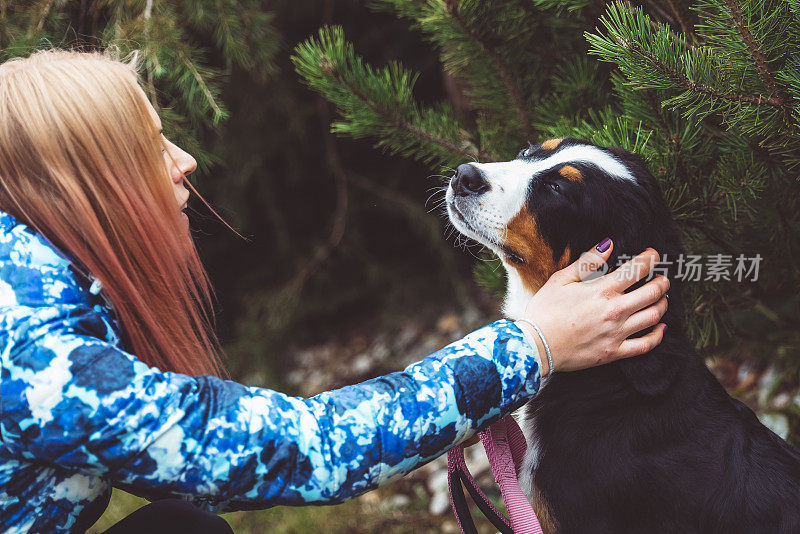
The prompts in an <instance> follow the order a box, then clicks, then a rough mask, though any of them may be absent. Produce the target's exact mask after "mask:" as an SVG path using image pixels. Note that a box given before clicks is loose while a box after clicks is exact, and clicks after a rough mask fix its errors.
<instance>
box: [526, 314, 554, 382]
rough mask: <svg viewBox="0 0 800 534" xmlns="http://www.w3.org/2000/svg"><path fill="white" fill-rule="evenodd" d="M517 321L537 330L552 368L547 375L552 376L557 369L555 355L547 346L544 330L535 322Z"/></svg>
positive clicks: (548, 363)
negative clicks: (554, 360) (554, 364)
mask: <svg viewBox="0 0 800 534" xmlns="http://www.w3.org/2000/svg"><path fill="white" fill-rule="evenodd" d="M517 321H519V322H521V323H528V324H529V325H531V326H532V327H533V329H534V330H536V333H537V334H538V335H539V339H541V340H542V345H544V351H545V352H546V353H547V365H549V366H550V371H549V372H548V373H547V376H550V375H552V374H553V371H555V370H556V369H555V366H553V354H552V353H551V352H550V345H548V344H547V340H546V339H545V338H544V332H542V329H541V328H539V325H537V324H536V323H534V322H533V321H529V320H528V319H517Z"/></svg>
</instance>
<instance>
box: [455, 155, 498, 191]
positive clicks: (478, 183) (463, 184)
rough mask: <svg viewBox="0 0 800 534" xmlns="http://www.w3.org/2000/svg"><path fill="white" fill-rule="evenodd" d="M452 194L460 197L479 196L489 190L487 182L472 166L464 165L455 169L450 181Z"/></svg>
mask: <svg viewBox="0 0 800 534" xmlns="http://www.w3.org/2000/svg"><path fill="white" fill-rule="evenodd" d="M451 184H452V186H453V193H455V194H456V195H461V196H468V195H479V194H481V193H484V192H486V191H488V190H489V182H487V181H486V179H485V178H484V177H483V174H482V173H481V171H479V170H478V168H477V167H475V166H474V165H470V164H469V163H464V164H462V165H459V166H458V168H457V169H456V174H455V176H453V179H452V181H451Z"/></svg>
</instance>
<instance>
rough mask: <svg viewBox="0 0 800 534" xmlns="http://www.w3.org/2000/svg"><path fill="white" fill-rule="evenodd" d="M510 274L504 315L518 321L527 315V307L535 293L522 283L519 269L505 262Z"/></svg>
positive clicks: (507, 272)
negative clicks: (518, 272)
mask: <svg viewBox="0 0 800 534" xmlns="http://www.w3.org/2000/svg"><path fill="white" fill-rule="evenodd" d="M503 265H504V266H505V268H506V274H507V276H508V290H507V291H506V299H505V302H504V303H503V315H505V316H506V317H508V318H509V319H511V320H513V321H516V320H518V319H522V318H523V317H525V308H526V307H527V306H528V302H529V301H530V300H531V297H532V296H533V293H531V292H530V291H528V290H527V289H525V286H523V285H522V279H521V278H520V277H519V274H517V270H516V269H513V268H511V267H510V266H509V265H508V264H506V262H505V261H504V262H503Z"/></svg>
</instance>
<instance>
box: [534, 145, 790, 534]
mask: <svg viewBox="0 0 800 534" xmlns="http://www.w3.org/2000/svg"><path fill="white" fill-rule="evenodd" d="M566 143H576V144H577V143H580V144H590V143H586V142H584V141H576V140H571V139H565V140H564V141H563V142H562V144H566ZM539 150H543V149H539ZM607 150H609V151H610V152H612V153H613V154H614V155H615V156H616V157H617V158H618V159H619V160H620V161H622V162H623V163H625V165H626V166H627V167H628V168H629V169H630V170H631V171H632V172H633V174H634V176H635V178H636V183H633V182H631V181H629V180H621V179H619V178H614V177H610V176H608V175H606V174H604V173H603V172H602V171H601V170H599V169H598V168H596V167H593V166H591V165H580V164H575V165H574V166H575V167H577V168H578V169H579V170H580V172H581V175H582V177H583V179H582V181H577V182H576V181H569V180H564V179H563V178H561V177H559V176H557V175H556V174H553V176H550V177H549V178H548V177H547V176H545V177H543V178H542V179H541V180H536V181H535V182H534V183H532V185H531V187H530V188H529V190H528V195H529V197H528V199H527V209H528V210H530V212H531V213H532V215H533V216H534V218H535V219H536V221H537V223H538V226H539V228H540V232H541V234H542V236H543V237H544V238H545V241H546V242H547V243H548V244H549V245H550V247H551V248H552V253H553V257H554V259H555V258H559V257H561V255H562V254H563V252H564V251H565V250H567V247H568V248H569V250H570V251H571V255H572V258H571V260H573V261H574V260H575V259H577V255H578V254H579V253H580V252H581V251H584V250H588V249H589V248H591V246H592V245H594V244H595V243H597V242H598V241H600V240H601V239H602V238H603V237H606V236H610V237H611V238H612V239H613V241H614V256H612V258H611V259H610V260H609V265H616V258H617V257H618V256H619V255H620V254H625V255H635V254H638V253H640V252H642V251H643V250H645V249H646V248H647V247H652V248H654V249H655V250H656V251H658V252H659V253H660V254H661V255H662V257H663V256H664V255H667V257H668V259H670V260H674V259H676V258H677V256H678V254H681V253H682V252H683V248H682V245H681V242H680V237H679V232H678V230H677V228H676V225H675V222H674V220H673V218H672V216H671V215H670V212H669V209H668V208H667V206H666V203H665V202H664V199H663V197H662V194H661V191H660V188H659V186H658V183H657V182H656V180H655V178H654V177H653V176H652V175H651V174H650V173H649V171H648V170H647V168H646V166H645V165H644V164H643V163H642V161H641V160H640V159H639V158H638V157H637V156H634V155H632V154H630V153H628V152H626V151H624V150H621V149H613V148H612V149H607ZM529 155H532V156H536V155H537V154H536V152H535V151H534V152H533V154H529ZM539 156H540V157H541V154H539ZM551 173H555V171H552V172H551ZM551 180H558V181H559V185H560V189H561V194H560V195H553V194H552V188H551V189H548V182H549V181H551ZM565 199H568V200H569V201H565ZM674 275H675V265H673V266H671V271H670V273H669V275H668V277H669V278H670V281H671V288H670V291H669V296H670V299H669V309H668V311H667V313H666V315H665V316H664V318H663V321H664V322H666V323H667V325H668V329H667V332H666V333H665V337H664V340H663V342H662V343H661V344H660V345H659V346H658V347H657V348H656V349H655V350H653V351H652V352H650V353H649V354H646V355H644V356H639V357H636V358H632V359H629V360H623V361H619V362H615V363H612V364H608V365H604V366H601V367H596V368H592V369H587V370H585V371H580V372H571V373H555V374H554V375H553V376H552V377H551V378H549V379H547V380H546V383H545V385H544V386H543V388H542V389H541V391H540V392H539V393H538V395H537V396H536V397H535V398H534V400H532V401H531V402H530V403H529V404H528V405H527V407H526V408H525V410H526V411H525V414H526V422H525V423H524V424H525V425H527V426H528V428H527V430H528V431H529V433H531V434H533V435H534V437H535V439H536V446H537V447H538V451H539V454H538V463H537V467H536V469H535V472H523V473H520V478H524V477H532V478H533V483H534V486H535V487H536V490H537V492H538V493H539V495H540V497H541V498H542V499H543V502H540V503H538V504H539V508H540V510H541V509H542V508H541V507H542V506H544V507H546V510H547V511H548V512H549V515H550V517H552V519H553V520H554V524H555V532H558V533H560V534H577V533H587V534H588V533H591V534H603V533H614V534H620V533H636V534H650V533H670V534H672V533H682V534H689V533H704V534H705V533H719V534H722V533H724V534H732V533H761V532H763V533H787V534H788V533H800V452H798V450H797V449H795V448H793V447H791V446H789V445H788V444H786V443H785V442H784V441H783V440H782V439H780V438H779V437H778V436H777V435H775V434H774V433H773V432H771V431H770V430H768V429H767V428H766V427H764V426H763V425H762V424H761V423H760V422H759V421H758V419H757V418H756V416H755V415H754V414H753V413H752V412H751V411H750V409H748V408H747V407H746V406H745V405H744V404H742V403H741V402H739V401H737V400H735V399H733V398H731V397H730V396H729V395H728V394H727V393H726V391H725V390H724V389H723V388H722V386H721V385H720V384H719V382H718V381H717V380H716V379H715V377H714V376H713V375H712V374H711V372H710V371H709V370H708V369H707V368H706V366H705V364H704V363H703V361H702V359H701V358H700V356H699V355H698V354H697V352H696V351H695V349H694V347H693V345H692V343H691V342H690V341H689V339H688V338H687V336H686V334H685V329H684V326H683V319H682V318H683V314H684V309H683V306H682V302H681V282H680V280H679V279H678V278H676V277H675V276H674Z"/></svg>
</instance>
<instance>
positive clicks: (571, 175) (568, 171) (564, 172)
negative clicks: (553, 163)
mask: <svg viewBox="0 0 800 534" xmlns="http://www.w3.org/2000/svg"><path fill="white" fill-rule="evenodd" d="M558 174H560V175H561V176H563V177H564V178H566V179H567V180H569V181H571V182H582V181H583V175H582V174H581V171H579V170H578V169H576V168H575V167H573V166H572V165H564V166H563V167H561V168H560V169H558Z"/></svg>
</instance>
